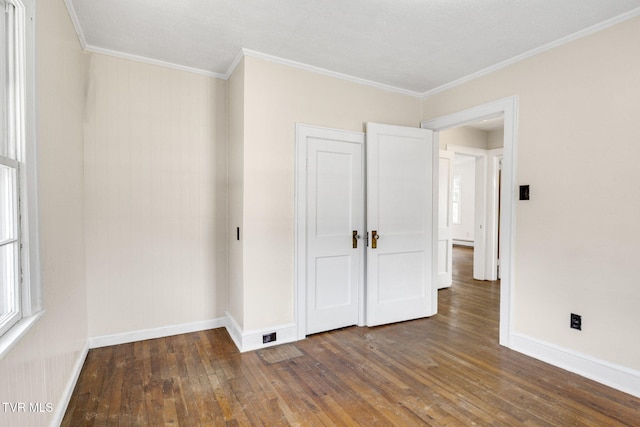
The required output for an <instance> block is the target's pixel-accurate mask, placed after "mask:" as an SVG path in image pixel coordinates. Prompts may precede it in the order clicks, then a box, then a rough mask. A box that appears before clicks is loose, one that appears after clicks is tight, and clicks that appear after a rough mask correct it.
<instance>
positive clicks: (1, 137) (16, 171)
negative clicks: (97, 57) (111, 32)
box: [0, 0, 41, 357]
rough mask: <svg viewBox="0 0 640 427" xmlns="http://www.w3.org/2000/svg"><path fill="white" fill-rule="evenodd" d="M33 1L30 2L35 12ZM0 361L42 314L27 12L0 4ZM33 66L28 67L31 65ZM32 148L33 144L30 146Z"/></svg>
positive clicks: (9, 1) (1, 0) (16, 1)
mask: <svg viewBox="0 0 640 427" xmlns="http://www.w3.org/2000/svg"><path fill="white" fill-rule="evenodd" d="M32 4H33V1H32V0H30V1H29V6H30V10H32ZM0 11H2V12H4V13H2V14H1V17H0V357H1V356H2V355H3V354H4V353H5V352H6V351H8V349H9V348H10V347H11V346H12V345H13V344H14V343H15V341H16V340H17V339H18V338H20V336H21V335H22V334H24V333H25V332H26V330H28V328H29V327H30V326H31V325H32V324H33V322H34V321H35V320H36V319H37V318H38V317H39V315H40V314H41V313H40V311H41V304H40V297H39V295H40V292H39V281H38V280H37V277H38V273H37V271H38V263H37V258H38V257H37V239H36V223H35V209H33V208H32V209H30V207H32V206H33V207H35V180H34V179H33V178H34V176H35V175H34V164H33V163H34V162H33V161H32V160H33V159H34V158H35V154H34V150H33V141H32V140H33V138H32V137H27V134H29V135H33V132H29V131H28V126H29V124H31V123H33V117H32V116H29V114H28V108H27V105H26V100H27V99H32V94H33V90H32V88H27V87H26V82H27V81H28V79H29V78H32V75H33V74H32V67H31V68H29V65H30V63H31V62H32V61H28V60H27V58H28V56H27V46H33V37H32V36H31V35H27V31H26V30H27V26H26V16H27V8H26V7H25V4H24V3H23V2H22V0H0ZM28 62H29V64H28ZM29 144H31V145H29Z"/></svg>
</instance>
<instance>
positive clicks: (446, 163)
mask: <svg viewBox="0 0 640 427" xmlns="http://www.w3.org/2000/svg"><path fill="white" fill-rule="evenodd" d="M453 156H454V153H453V152H451V151H444V150H440V168H439V171H438V176H439V180H438V186H439V191H438V193H439V197H438V289H442V288H448V287H450V286H451V284H452V283H453V274H452V268H453V238H452V233H451V221H452V219H453V217H452V212H451V208H452V200H451V183H452V179H453Z"/></svg>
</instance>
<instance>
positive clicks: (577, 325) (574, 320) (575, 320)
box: [570, 313, 582, 331]
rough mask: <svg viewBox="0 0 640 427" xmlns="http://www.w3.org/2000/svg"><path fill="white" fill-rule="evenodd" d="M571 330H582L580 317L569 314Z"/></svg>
mask: <svg viewBox="0 0 640 427" xmlns="http://www.w3.org/2000/svg"><path fill="white" fill-rule="evenodd" d="M570 326H571V328H572V329H577V330H579V331H581V330H582V316H580V315H579V314H574V313H571V324H570Z"/></svg>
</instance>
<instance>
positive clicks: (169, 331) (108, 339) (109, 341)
mask: <svg viewBox="0 0 640 427" xmlns="http://www.w3.org/2000/svg"><path fill="white" fill-rule="evenodd" d="M226 326H227V318H226V317H220V318H218V319H211V320H204V321H201V322H194V323H183V324H180V325H171V326H163V327H160V328H154V329H144V330H139V331H132V332H124V333H121V334H113V335H103V336H100V337H92V338H89V348H99V347H106V346H109V345H118V344H126V343H130V342H135V341H144V340H150V339H154V338H163V337H170V336H172V335H179V334H188V333H190V332H198V331H205V330H207V329H215V328H222V327H226Z"/></svg>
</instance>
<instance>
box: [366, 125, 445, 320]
mask: <svg viewBox="0 0 640 427" xmlns="http://www.w3.org/2000/svg"><path fill="white" fill-rule="evenodd" d="M436 153H437V151H436ZM434 159H437V154H436V155H434V145H433V133H432V132H431V131H430V130H426V129H418V128H404V127H399V126H389V125H381V124H376V123H368V124H367V228H368V230H369V233H370V238H371V239H373V238H374V234H373V231H374V230H375V231H376V232H377V235H378V236H379V238H378V240H377V245H376V246H377V247H376V248H373V245H371V244H370V245H369V247H368V248H367V324H368V325H369V326H374V325H380V324H384V323H391V322H398V321H404V320H409V319H415V318H419V317H425V316H430V315H432V314H435V312H436V310H437V289H436V288H437V286H436V285H435V284H436V281H435V277H436V276H435V259H436V243H435V241H434V237H435V233H436V231H435V230H436V225H435V224H434V221H435V220H437V218H434V215H433V209H432V207H433V196H434V194H435V192H434V189H433V185H434V178H433V169H434V168H433V161H434Z"/></svg>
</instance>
